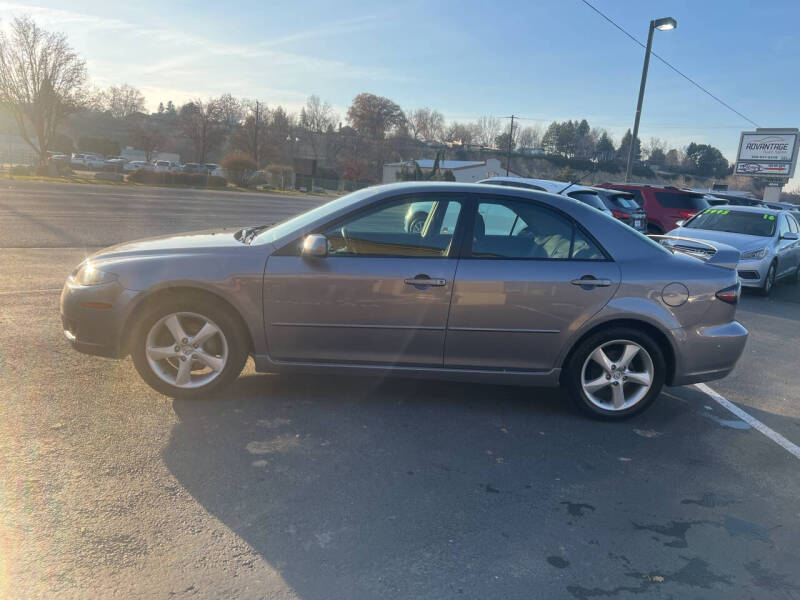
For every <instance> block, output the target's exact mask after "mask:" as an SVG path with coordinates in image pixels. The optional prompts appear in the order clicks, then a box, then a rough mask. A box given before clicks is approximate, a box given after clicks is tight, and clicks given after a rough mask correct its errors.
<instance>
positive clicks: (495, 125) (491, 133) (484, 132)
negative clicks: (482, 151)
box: [475, 116, 502, 146]
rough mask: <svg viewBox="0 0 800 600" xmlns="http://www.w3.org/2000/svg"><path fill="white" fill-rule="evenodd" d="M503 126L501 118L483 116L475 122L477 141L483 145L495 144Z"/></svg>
mask: <svg viewBox="0 0 800 600" xmlns="http://www.w3.org/2000/svg"><path fill="white" fill-rule="evenodd" d="M501 128H502V126H501V124H500V119H498V118H497V117H492V116H488V117H481V118H480V119H478V121H477V123H475V142H477V143H478V144H479V145H481V146H493V145H494V142H495V139H497V136H498V135H500V130H501Z"/></svg>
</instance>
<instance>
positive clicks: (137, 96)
mask: <svg viewBox="0 0 800 600" xmlns="http://www.w3.org/2000/svg"><path fill="white" fill-rule="evenodd" d="M98 103H99V105H100V108H101V109H102V110H107V111H108V112H109V113H110V114H111V116H112V117H114V118H115V119H124V118H125V117H129V116H131V115H133V114H136V113H140V112H143V111H144V96H142V93H141V92H140V91H139V90H138V89H137V88H135V87H133V86H132V85H128V84H127V83H123V84H122V85H120V86H116V85H112V86H111V87H109V88H108V89H107V90H106V91H104V92H101V93H100V95H99V98H98Z"/></svg>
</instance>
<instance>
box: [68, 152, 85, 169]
mask: <svg viewBox="0 0 800 600" xmlns="http://www.w3.org/2000/svg"><path fill="white" fill-rule="evenodd" d="M69 164H70V165H71V166H73V167H82V166H84V163H83V154H73V155H72V158H71V159H70V161H69Z"/></svg>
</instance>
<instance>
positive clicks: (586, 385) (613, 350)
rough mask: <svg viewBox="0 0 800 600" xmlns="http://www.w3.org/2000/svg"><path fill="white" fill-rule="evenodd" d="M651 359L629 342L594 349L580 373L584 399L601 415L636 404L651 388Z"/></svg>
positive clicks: (608, 343) (653, 372) (637, 346)
mask: <svg viewBox="0 0 800 600" xmlns="http://www.w3.org/2000/svg"><path fill="white" fill-rule="evenodd" d="M654 375H655V369H654V367H653V359H652V358H651V357H650V354H649V353H648V352H647V350H645V349H644V347H642V346H641V345H639V344H637V343H636V342H632V341H630V340H613V341H609V342H604V343H603V344H601V345H600V346H598V347H597V348H595V349H594V351H592V352H591V353H590V354H589V356H588V357H587V358H586V360H585V361H584V363H583V368H582V369H581V388H582V389H583V393H584V394H585V395H586V398H587V399H588V400H589V402H591V403H592V404H594V405H595V406H596V407H598V408H600V409H602V410H605V411H623V410H627V409H629V408H631V407H632V406H634V405H636V404H638V403H639V402H641V401H642V399H644V397H645V396H646V395H647V392H649V391H650V388H651V386H652V385H653V379H654Z"/></svg>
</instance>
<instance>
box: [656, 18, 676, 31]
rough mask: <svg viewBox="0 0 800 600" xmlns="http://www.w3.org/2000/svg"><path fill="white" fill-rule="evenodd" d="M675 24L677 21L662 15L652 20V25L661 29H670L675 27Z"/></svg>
mask: <svg viewBox="0 0 800 600" xmlns="http://www.w3.org/2000/svg"><path fill="white" fill-rule="evenodd" d="M677 26H678V22H677V21H676V20H675V19H673V18H672V17H663V18H661V19H655V20H654V21H653V27H655V28H656V29H660V30H661V31H669V30H670V29H675V28H676V27H677Z"/></svg>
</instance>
